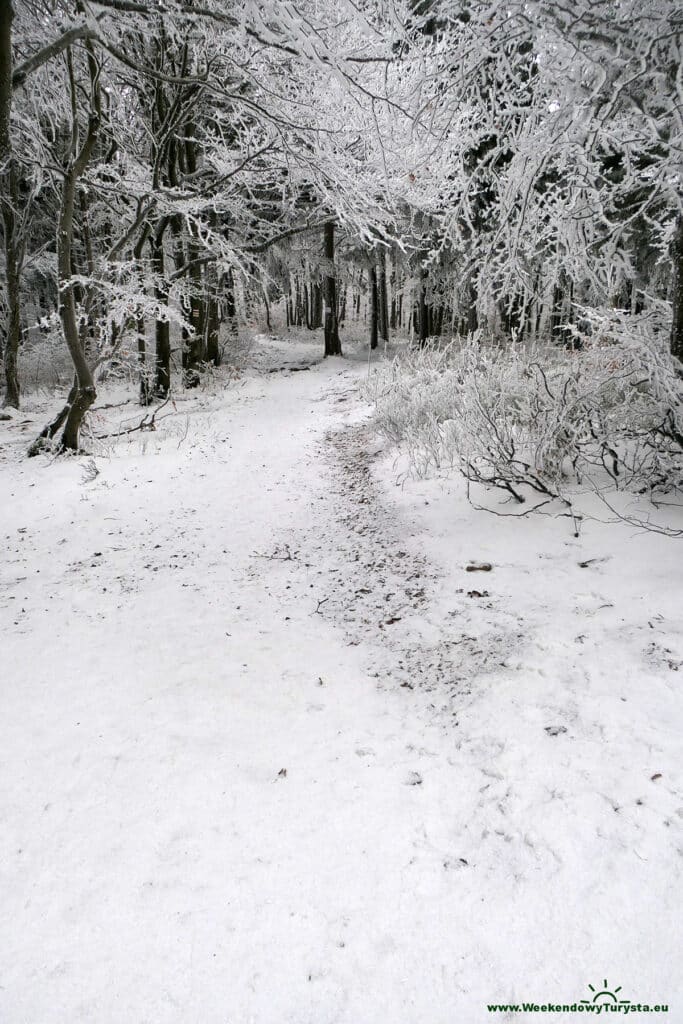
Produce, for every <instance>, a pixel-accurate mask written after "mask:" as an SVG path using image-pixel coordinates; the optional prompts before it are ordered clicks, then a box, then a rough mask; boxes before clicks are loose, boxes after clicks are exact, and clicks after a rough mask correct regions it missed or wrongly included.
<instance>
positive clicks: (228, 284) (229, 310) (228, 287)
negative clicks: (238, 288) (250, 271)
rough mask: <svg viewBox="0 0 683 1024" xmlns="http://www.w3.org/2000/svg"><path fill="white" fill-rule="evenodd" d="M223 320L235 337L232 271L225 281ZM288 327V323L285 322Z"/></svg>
mask: <svg viewBox="0 0 683 1024" xmlns="http://www.w3.org/2000/svg"><path fill="white" fill-rule="evenodd" d="M225 318H226V320H227V321H228V330H229V331H230V333H231V334H232V335H233V336H234V337H236V336H237V305H236V303H235V279H234V277H233V273H232V270H229V271H228V273H227V275H226V279H225ZM287 326H288V327H289V321H287Z"/></svg>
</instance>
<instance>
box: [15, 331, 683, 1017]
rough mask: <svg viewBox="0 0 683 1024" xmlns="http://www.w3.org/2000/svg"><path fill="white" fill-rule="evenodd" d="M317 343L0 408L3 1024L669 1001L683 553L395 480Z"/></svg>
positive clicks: (674, 946) (670, 544)
mask: <svg viewBox="0 0 683 1024" xmlns="http://www.w3.org/2000/svg"><path fill="white" fill-rule="evenodd" d="M317 344H319V341H317ZM314 353H315V354H316V355H317V354H318V353H317V349H315V350H314V349H313V348H305V347H302V346H299V347H298V348H296V347H294V346H288V345H287V344H286V343H284V342H282V343H277V342H275V341H272V340H271V341H267V340H265V339H264V340H263V341H262V343H261V346H260V349H259V351H258V352H257V353H256V356H257V359H256V363H257V366H258V367H259V369H257V370H255V371H252V372H250V373H248V374H246V375H245V376H243V377H240V378H238V379H236V380H230V381H229V382H228V380H227V379H226V381H225V385H226V386H222V385H220V386H219V384H218V383H217V384H216V386H214V387H213V389H211V390H209V391H207V392H205V393H202V394H199V395H197V394H195V395H192V394H191V395H190V396H187V397H186V398H183V399H182V400H179V401H178V403H177V405H176V407H175V408H173V407H170V406H169V407H167V409H165V410H164V413H166V412H170V413H171V414H172V415H169V416H168V418H166V419H163V420H161V419H160V420H159V422H158V425H157V430H156V431H154V432H151V431H145V432H135V433H131V434H129V435H126V436H125V437H123V438H120V439H119V440H117V441H116V442H115V443H114V442H108V441H104V442H99V443H97V445H96V449H95V451H96V454H95V459H94V462H95V465H96V468H97V470H99V474H98V475H96V476H95V475H94V473H93V472H92V469H91V467H92V463H91V460H90V459H88V458H86V457H81V458H70V459H61V460H57V461H50V460H49V459H48V458H46V457H39V458H37V459H32V460H26V459H24V458H23V457H22V453H23V451H24V450H25V447H26V442H27V441H28V440H29V439H30V438H31V437H32V436H33V432H34V431H35V425H36V424H40V423H42V421H43V418H44V416H46V414H47V411H48V410H47V407H46V405H45V403H43V404H42V405H41V403H36V402H34V403H33V405H31V404H30V403H29V409H30V410H31V411H30V412H29V414H26V415H23V414H22V415H20V416H18V417H15V418H14V419H13V420H12V421H11V422H10V423H2V424H0V426H1V427H2V428H3V429H2V432H1V434H0V491H1V493H2V496H3V500H2V514H1V520H0V522H1V526H2V529H1V535H2V536H3V537H4V538H5V544H6V553H5V557H4V559H3V560H2V563H1V565H0V574H1V575H0V615H1V616H2V651H1V654H0V658H1V662H0V663H1V665H2V668H1V670H0V671H1V674H2V737H1V744H0V762H1V792H0V843H1V847H0V870H1V878H2V899H1V900H0V1021H2V1024H66V1022H68V1024H78V1022H87V1024H124V1022H125V1024H195V1022H196V1024H479V1022H484V1021H488V1020H501V1021H502V1020H519V1021H521V1020H535V1019H537V1014H534V1013H518V1014H511V1013H491V1012H489V1011H488V1010H487V1004H489V1003H498V1004H502V1003H517V1002H519V1003H521V1002H522V1001H525V1002H536V1003H539V1004H543V1003H568V1004H571V1003H580V1001H581V1000H582V999H588V1000H590V999H592V996H593V993H592V991H591V989H590V988H589V985H593V988H594V989H595V990H596V991H597V990H598V989H599V988H600V987H602V986H603V982H604V981H607V982H608V986H607V987H609V988H610V989H614V988H616V987H617V986H621V991H620V992H619V998H620V999H628V1000H630V1001H631V1002H632V1003H635V1004H637V1003H639V1002H640V1003H646V1002H647V1003H649V1004H650V1005H654V1004H655V1003H667V1004H668V1005H669V1013H668V1015H666V1017H664V1019H668V1020H670V1021H683V1001H682V997H683V992H682V991H681V984H680V968H679V961H680V939H681V927H680V923H679V922H680V908H679V905H678V904H679V903H680V864H681V857H680V853H681V833H680V829H681V824H683V821H682V817H683V798H682V797H681V788H680V736H681V718H682V715H681V701H680V687H681V681H682V680H683V624H682V622H681V616H680V609H681V591H682V589H683V588H682V586H681V554H680V552H681V550H683V549H681V547H680V545H681V543H682V542H681V541H677V540H671V539H668V538H665V537H661V536H655V535H649V534H642V533H639V534H636V533H635V532H634V531H633V530H631V529H630V528H628V527H624V526H620V527H617V526H606V525H602V524H599V523H590V522H589V523H586V524H585V526H584V528H583V530H582V534H581V536H580V538H578V539H575V538H574V537H573V536H572V535H571V532H570V530H569V528H568V526H567V523H566V521H565V520H561V519H560V520H552V519H548V518H535V519H534V518H529V519H524V520H517V521H511V520H509V519H501V518H497V517H493V516H489V515H486V514H485V513H482V512H476V511H474V510H473V509H472V508H471V507H470V506H469V505H468V504H467V501H466V499H465V494H464V487H463V486H462V484H461V483H460V482H459V481H457V480H451V481H448V480H441V481H428V482H419V483H416V482H411V481H407V482H405V483H403V484H402V485H401V486H397V484H396V476H397V473H398V472H400V469H401V466H400V464H399V465H395V464H394V458H395V453H392V452H389V451H383V450H382V446H381V444H380V442H379V441H378V439H377V437H376V436H375V435H374V434H373V431H372V427H371V424H370V422H369V410H368V409H367V407H366V406H365V405H364V404H363V402H362V400H361V398H360V395H359V382H360V381H361V379H362V377H363V375H364V374H365V373H366V372H367V368H366V366H365V365H364V363H363V361H362V360H360V359H359V360H358V361H355V360H353V359H351V360H349V359H345V360H327V361H326V362H325V363H320V364H319V365H317V366H314V367H312V368H311V369H308V370H305V371H300V372H288V371H284V372H282V371H279V372H268V371H269V370H273V369H278V368H280V367H282V366H285V365H287V363H291V362H293V363H295V364H297V365H298V364H303V363H305V362H307V361H308V360H310V358H311V357H312V356H313V354H314ZM114 393H115V389H113V390H112V392H111V394H109V393H106V394H105V393H104V392H103V395H102V396H101V397H100V399H99V402H98V404H109V403H111V402H113V401H115V397H113V396H114ZM160 415H161V414H160ZM140 416H141V413H140V412H138V411H137V410H136V408H135V406H134V405H132V404H131V405H129V406H125V407H122V408H118V409H117V408H114V409H105V410H103V411H102V412H101V413H99V414H98V419H97V420H96V429H97V431H98V432H99V433H106V432H107V430H111V429H115V428H116V426H117V425H118V424H119V423H124V425H134V424H135V423H137V422H139V419H140ZM24 421H25V422H24ZM480 562H486V563H490V564H491V566H492V569H491V571H488V572H486V571H478V572H467V571H466V567H467V565H468V564H472V563H480ZM581 1016H585V1014H582V1015H581ZM581 1016H579V1017H578V1019H581ZM608 1016H609V1015H608ZM641 1016H645V1015H643V1014H638V1013H631V1014H629V1017H630V1019H640V1017H641ZM652 1016H653V1015H652V1014H647V1018H648V1019H652ZM660 1016H661V1015H660ZM551 1019H555V1020H573V1019H577V1018H576V1016H575V1015H574V1014H565V1013H562V1012H560V1013H557V1014H555V1015H554V1016H552V1018H551Z"/></svg>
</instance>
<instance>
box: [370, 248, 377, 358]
mask: <svg viewBox="0 0 683 1024" xmlns="http://www.w3.org/2000/svg"><path fill="white" fill-rule="evenodd" d="M370 348H371V349H375V348H377V268H376V267H375V264H374V261H373V264H372V266H371V267H370Z"/></svg>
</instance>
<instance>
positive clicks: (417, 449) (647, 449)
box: [365, 316, 683, 505]
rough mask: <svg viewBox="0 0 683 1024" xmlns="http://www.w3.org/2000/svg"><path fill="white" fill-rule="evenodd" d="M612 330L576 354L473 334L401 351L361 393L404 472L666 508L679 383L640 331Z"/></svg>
mask: <svg viewBox="0 0 683 1024" xmlns="http://www.w3.org/2000/svg"><path fill="white" fill-rule="evenodd" d="M612 321H613V322H612V324H611V325H610V324H608V325H607V326H606V325H605V323H604V321H603V322H602V323H601V324H600V325H599V328H600V330H599V333H598V331H594V333H593V335H592V337H593V339H595V338H596V337H599V341H596V340H592V341H591V342H590V343H584V344H582V347H581V348H580V349H572V350H567V349H564V348H558V347H557V346H552V347H551V346H544V347H539V346H522V345H513V346H505V347H498V346H495V345H493V344H491V343H488V342H487V340H486V339H484V338H482V337H481V336H479V335H474V336H472V337H470V338H469V339H467V340H466V341H463V342H453V343H451V344H449V345H447V346H445V347H429V348H425V349H421V350H417V351H415V350H413V351H407V352H405V353H403V354H401V355H400V356H398V357H397V358H396V359H395V360H394V361H393V362H392V363H391V364H388V365H386V366H384V367H380V368H379V369H378V370H377V371H376V372H375V373H374V374H373V375H372V376H371V377H370V378H369V380H368V383H367V384H366V387H365V391H366V396H367V397H368V398H369V399H370V400H371V401H372V402H373V403H374V405H375V408H376V422H377V426H378V428H379V430H380V431H381V432H382V433H383V434H384V435H385V436H386V437H388V438H389V439H390V440H391V441H392V442H394V443H396V444H400V445H402V446H403V447H404V449H405V451H406V452H407V453H408V456H409V460H408V462H409V469H410V472H411V474H412V475H414V476H416V477H418V478H419V477H425V476H427V475H429V474H430V473H431V472H433V471H435V470H439V469H443V468H451V467H454V468H457V469H458V470H460V472H461V473H462V474H463V475H464V476H465V477H466V478H467V479H468V480H470V481H474V482H476V483H479V484H484V485H485V486H488V487H494V488H499V489H502V490H503V491H505V492H507V493H508V494H509V495H510V496H511V497H512V498H513V499H514V501H515V502H517V503H519V504H520V505H522V504H525V503H526V502H527V500H528V499H529V498H530V497H532V498H535V499H536V501H537V502H539V501H540V502H543V503H544V504H545V503H546V502H547V501H552V500H554V499H560V500H561V501H562V502H563V503H565V504H567V505H570V504H571V503H572V502H573V500H574V498H575V496H576V493H577V491H578V490H579V489H583V490H588V491H598V492H600V493H608V492H609V491H615V490H626V491H629V492H633V493H636V494H639V495H647V496H648V497H649V498H650V499H651V500H653V501H655V502H657V501H659V500H661V499H664V500H666V499H667V496H668V497H669V498H670V497H671V495H672V494H675V493H676V492H677V491H679V490H680V489H681V486H682V484H683V403H682V390H681V384H680V380H679V379H678V378H677V377H676V373H675V368H674V365H673V362H672V360H671V358H670V357H669V356H668V354H667V353H666V351H665V350H664V349H663V348H662V347H661V346H660V345H659V344H658V343H657V338H656V335H655V334H654V332H652V331H651V330H649V329H647V325H643V324H642V323H641V325H640V326H641V329H640V330H638V331H634V330H631V331H630V332H629V333H619V330H618V328H619V326H620V321H619V319H618V317H616V316H615V317H613V318H612ZM622 326H623V325H622ZM610 327H611V329H610Z"/></svg>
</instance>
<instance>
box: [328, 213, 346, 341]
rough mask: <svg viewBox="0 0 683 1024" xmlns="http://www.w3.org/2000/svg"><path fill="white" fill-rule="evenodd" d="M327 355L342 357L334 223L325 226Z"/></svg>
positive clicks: (329, 222) (330, 222)
mask: <svg viewBox="0 0 683 1024" xmlns="http://www.w3.org/2000/svg"><path fill="white" fill-rule="evenodd" d="M324 237H325V249H324V256H325V261H326V267H325V308H324V321H323V326H324V331H325V355H326V356H340V355H341V354H342V347H341V341H340V339H339V324H338V322H337V281H336V278H335V276H334V221H328V222H327V224H325V236H324Z"/></svg>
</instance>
